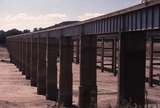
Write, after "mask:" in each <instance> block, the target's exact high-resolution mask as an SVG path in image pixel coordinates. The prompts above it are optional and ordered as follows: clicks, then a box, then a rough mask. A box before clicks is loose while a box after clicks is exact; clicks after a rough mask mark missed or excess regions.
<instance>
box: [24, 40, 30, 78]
mask: <svg viewBox="0 0 160 108" xmlns="http://www.w3.org/2000/svg"><path fill="white" fill-rule="evenodd" d="M29 58H30V39H29V38H27V39H26V62H25V64H26V65H25V76H26V79H30V72H29V71H30V69H29V65H30V63H29Z"/></svg>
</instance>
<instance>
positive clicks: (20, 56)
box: [19, 38, 23, 71]
mask: <svg viewBox="0 0 160 108" xmlns="http://www.w3.org/2000/svg"><path fill="white" fill-rule="evenodd" d="M22 61H23V59H22V40H21V38H20V39H19V71H22Z"/></svg>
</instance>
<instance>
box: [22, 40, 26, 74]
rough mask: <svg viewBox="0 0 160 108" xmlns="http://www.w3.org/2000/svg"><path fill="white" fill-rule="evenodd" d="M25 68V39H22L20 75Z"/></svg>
mask: <svg viewBox="0 0 160 108" xmlns="http://www.w3.org/2000/svg"><path fill="white" fill-rule="evenodd" d="M24 70H25V40H24V39H22V75H24Z"/></svg>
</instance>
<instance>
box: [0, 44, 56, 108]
mask: <svg viewBox="0 0 160 108" xmlns="http://www.w3.org/2000/svg"><path fill="white" fill-rule="evenodd" d="M0 60H1V61H0V108H53V106H54V105H55V102H52V101H48V100H46V99H45V96H40V95H37V94H36V88H35V87H31V86H30V81H29V80H26V79H25V76H22V74H21V72H19V71H18V69H17V68H16V67H15V65H13V64H10V63H9V62H8V61H9V59H8V53H7V51H6V49H5V48H2V47H0ZM3 60H5V61H3Z"/></svg>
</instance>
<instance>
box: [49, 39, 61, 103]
mask: <svg viewBox="0 0 160 108" xmlns="http://www.w3.org/2000/svg"><path fill="white" fill-rule="evenodd" d="M57 56H58V40H57V39H56V38H50V37H49V38H48V40H47V76H46V77H47V78H46V83H47V85H46V87H47V89H46V98H47V99H49V100H54V101H57V99H58V88H57Z"/></svg>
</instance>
